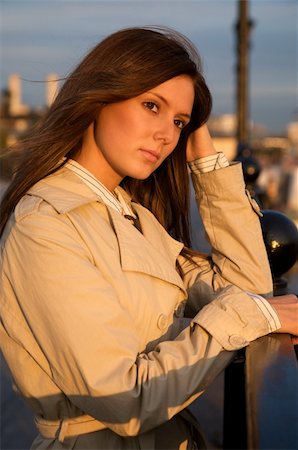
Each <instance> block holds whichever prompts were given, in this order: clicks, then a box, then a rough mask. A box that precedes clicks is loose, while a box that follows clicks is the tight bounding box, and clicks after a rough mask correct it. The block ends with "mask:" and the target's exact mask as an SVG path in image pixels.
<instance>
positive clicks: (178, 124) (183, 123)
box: [174, 119, 186, 130]
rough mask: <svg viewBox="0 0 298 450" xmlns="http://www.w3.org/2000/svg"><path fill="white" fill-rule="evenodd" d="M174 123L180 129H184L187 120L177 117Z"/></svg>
mask: <svg viewBox="0 0 298 450" xmlns="http://www.w3.org/2000/svg"><path fill="white" fill-rule="evenodd" d="M174 123H175V125H176V126H177V127H178V128H179V129H180V130H182V129H183V128H184V127H185V125H186V124H185V122H183V120H180V119H175V120H174Z"/></svg>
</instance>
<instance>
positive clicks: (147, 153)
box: [140, 148, 160, 162]
mask: <svg viewBox="0 0 298 450" xmlns="http://www.w3.org/2000/svg"><path fill="white" fill-rule="evenodd" d="M140 150H141V152H142V154H143V155H144V157H145V158H146V159H147V160H148V161H151V162H156V161H158V160H159V158H160V153H157V152H155V151H154V150H148V149H145V148H141V149H140Z"/></svg>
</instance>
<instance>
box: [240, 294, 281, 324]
mask: <svg viewBox="0 0 298 450" xmlns="http://www.w3.org/2000/svg"><path fill="white" fill-rule="evenodd" d="M247 294H248V295H249V296H250V298H252V299H253V300H254V301H255V302H256V304H257V306H258V307H259V308H260V310H261V311H262V313H263V314H264V316H265V317H266V319H267V320H268V323H269V326H270V328H271V329H270V331H271V332H273V331H275V330H278V329H279V328H281V323H280V320H279V317H278V315H277V314H276V312H275V310H274V309H273V308H272V306H271V305H270V303H269V302H267V300H266V299H265V298H264V297H262V296H261V295H257V294H253V293H252V292H247Z"/></svg>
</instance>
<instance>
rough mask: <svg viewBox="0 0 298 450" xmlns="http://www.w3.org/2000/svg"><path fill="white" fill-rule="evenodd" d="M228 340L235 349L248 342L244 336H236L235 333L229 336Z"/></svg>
mask: <svg viewBox="0 0 298 450" xmlns="http://www.w3.org/2000/svg"><path fill="white" fill-rule="evenodd" d="M229 342H230V344H231V345H232V346H233V347H234V348H235V349H237V348H242V347H245V346H246V345H247V344H248V341H247V340H246V339H245V338H244V337H242V336H238V335H237V334H233V335H232V336H230V337H229Z"/></svg>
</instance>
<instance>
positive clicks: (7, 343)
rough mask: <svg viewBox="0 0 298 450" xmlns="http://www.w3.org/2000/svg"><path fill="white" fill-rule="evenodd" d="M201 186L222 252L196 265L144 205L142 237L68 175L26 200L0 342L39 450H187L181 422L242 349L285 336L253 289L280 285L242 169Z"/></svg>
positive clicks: (199, 180)
mask: <svg viewBox="0 0 298 450" xmlns="http://www.w3.org/2000/svg"><path fill="white" fill-rule="evenodd" d="M193 182H194V187H195V190H196V195H197V200H198V205H199V208H200V213H201V216H202V219H203V223H204V226H205V228H206V232H207V235H208V237H209V240H210V243H211V245H212V249H213V251H212V259H211V258H209V259H204V258H201V257H198V258H197V262H198V267H197V266H195V265H190V264H189V263H188V262H186V261H185V260H184V259H183V258H182V256H181V255H179V254H180V251H181V249H182V244H181V243H180V242H177V241H175V240H174V239H172V238H171V237H170V236H169V235H168V234H167V233H166V232H165V230H164V229H163V227H162V226H161V225H160V224H159V223H158V222H157V220H156V219H155V218H154V216H153V215H152V214H151V213H150V212H149V211H148V210H146V209H145V208H143V207H142V206H140V205H138V204H133V208H134V209H135V211H136V212H137V214H138V216H139V219H140V223H141V226H142V233H143V234H141V233H140V232H139V231H138V230H137V229H135V228H134V227H133V225H131V224H130V222H129V221H127V220H126V219H125V218H123V217H122V216H121V215H120V214H118V213H117V212H116V211H114V210H113V209H110V208H108V207H106V206H105V205H104V204H103V203H101V202H100V201H99V200H98V198H97V197H96V195H95V194H94V193H93V192H92V191H91V190H90V189H89V188H88V187H87V186H86V185H85V184H84V183H82V181H81V180H80V179H79V178H77V177H76V175H75V174H73V173H72V172H71V171H69V169H67V168H62V169H59V170H58V171H57V172H56V173H55V174H53V175H51V176H49V177H47V178H46V179H44V180H42V181H40V182H39V183H37V184H36V185H35V186H34V187H33V188H32V189H31V190H30V191H29V193H28V194H27V195H26V196H25V197H23V199H22V200H21V201H20V202H19V204H18V206H17V207H16V210H15V214H14V215H13V217H11V220H10V222H9V224H8V226H7V229H6V232H5V235H4V236H3V239H2V247H1V248H2V251H1V254H2V257H1V297H0V298H1V304H0V308H1V309H0V311H1V312H0V316H1V321H0V345H1V350H2V352H3V354H4V357H5V358H6V360H7V363H8V365H9V367H10V369H11V372H12V374H13V377H14V380H15V383H16V386H17V388H18V389H19V391H20V392H21V394H22V395H23V396H24V397H25V398H26V400H27V401H28V402H29V404H30V406H31V408H32V409H33V411H34V413H35V414H36V415H37V416H39V418H40V419H39V420H40V422H39V429H40V430H41V431H42V434H43V436H42V435H39V436H38V437H37V439H36V440H35V442H34V444H33V446H32V448H39V449H41V448H43V449H46V448H54V449H60V448H69V449H71V448H75V449H77V448H78V449H85V450H87V449H134V448H142V449H154V448H164V446H167V448H173V449H174V448H177V449H178V448H181V449H182V448H186V445H187V441H189V443H190V441H191V437H190V436H189V434H190V432H189V427H188V426H186V425H185V421H184V419H181V416H180V414H178V413H179V412H180V411H182V410H184V408H186V406H187V405H189V404H190V403H191V402H192V401H194V400H195V399H196V398H197V397H198V396H199V395H200V393H201V392H202V391H203V390H204V389H205V388H206V387H207V385H208V384H209V383H210V382H211V381H212V380H213V379H214V377H215V376H216V375H217V374H218V373H219V372H220V371H221V370H222V369H223V368H224V367H225V366H226V364H227V363H228V361H229V360H230V359H231V355H232V352H231V350H235V349H238V348H240V347H243V346H245V345H248V343H249V342H250V341H251V340H254V339H256V338H258V337H259V336H262V335H265V334H267V333H268V332H270V331H274V330H272V328H270V326H269V324H268V321H267V319H266V318H265V316H264V315H263V314H262V312H261V311H260V310H259V309H258V307H257V306H256V304H255V303H254V301H253V300H251V298H250V297H249V296H248V295H247V294H246V293H245V292H244V291H243V290H242V289H244V290H247V291H251V292H256V293H262V294H267V293H269V292H270V291H271V290H272V284H271V275H270V269H269V266H268V261H267V256H266V252H265V249H264V245H263V241H262V236H261V231H260V224H259V217H258V214H257V206H256V205H255V204H254V203H253V201H251V200H250V199H249V198H248V197H247V195H246V194H245V187H244V183H243V178H242V171H241V167H240V165H238V164H235V165H232V166H230V167H227V168H225V169H220V170H217V171H213V172H210V173H206V174H201V175H193ZM177 258H179V261H180V263H181V264H182V266H183V270H184V279H181V277H180V276H179V275H178V273H177V271H176V269H175V264H176V259H177ZM191 286H192V287H191ZM190 287H191V288H190ZM189 288H190V290H189V300H188V301H189V304H190V306H191V308H192V310H193V313H194V318H193V320H192V321H191V322H190V321H188V322H186V321H185V319H183V311H184V307H185V302H186V299H187V295H188V294H187V290H188V289H189ZM204 304H207V305H206V306H205V307H204V308H203V309H202V310H201V311H200V308H201V307H202V306H203V305H204ZM199 311H200V312H199ZM227 350H228V351H227ZM89 416H91V417H89ZM42 418H43V419H44V420H45V422H43V421H42ZM71 418H77V419H75V420H73V421H72V420H69V419H71ZM86 418H87V419H86ZM92 418H93V419H92ZM94 418H95V419H96V420H94ZM89 419H90V420H91V424H92V420H93V423H95V425H97V428H96V429H97V431H94V430H92V429H91V430H89V431H93V432H92V433H86V431H88V426H87V425H86V427H85V428H84V426H85V425H84V420H85V422H88V420H89ZM170 419H171V420H170ZM57 420H58V422H57ZM49 421H56V422H49ZM76 421H77V422H80V425H79V428H78V427H76V426H75V427H74V428H73V423H72V422H76ZM57 423H58V425H57ZM88 423H89V422H88ZM51 424H53V427H54V429H55V427H56V429H55V432H54V434H55V437H53V436H52V437H49V433H50V431H49V432H48V433H47V430H50V429H52V428H51ZM55 424H56V425H55ZM54 425H55V426H54ZM50 434H51V433H50ZM72 435H73V436H72ZM164 442H165V444H164ZM189 445H190V447H189V448H191V444H189Z"/></svg>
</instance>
